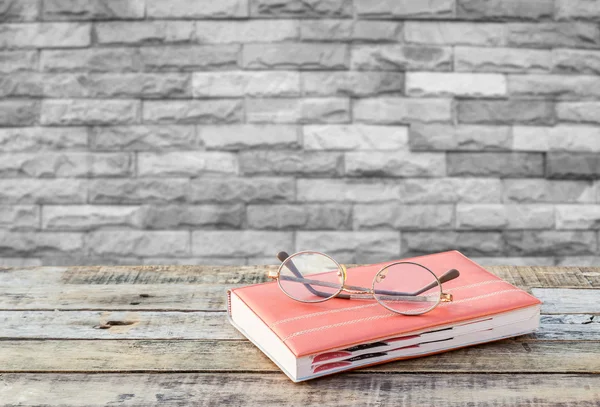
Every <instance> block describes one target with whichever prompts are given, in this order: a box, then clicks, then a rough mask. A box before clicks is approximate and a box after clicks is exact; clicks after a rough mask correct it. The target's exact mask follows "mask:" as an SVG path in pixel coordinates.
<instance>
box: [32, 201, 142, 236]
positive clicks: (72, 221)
mask: <svg viewBox="0 0 600 407" xmlns="http://www.w3.org/2000/svg"><path fill="white" fill-rule="evenodd" d="M141 220H142V219H141V212H140V207H139V206H123V205H119V206H102V205H60V206H54V205H50V206H49V205H44V207H43V208H42V228H43V229H48V230H64V231H85V230H93V229H98V228H105V227H121V228H139V227H140V225H141Z"/></svg>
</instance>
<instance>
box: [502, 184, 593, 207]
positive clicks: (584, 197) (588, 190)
mask: <svg viewBox="0 0 600 407" xmlns="http://www.w3.org/2000/svg"><path fill="white" fill-rule="evenodd" d="M503 183H504V201H505V202H518V203H534V202H549V203H590V202H595V200H596V197H595V192H594V187H593V185H592V182H591V181H554V180H545V179H507V180H504V181H503Z"/></svg>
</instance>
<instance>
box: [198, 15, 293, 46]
mask: <svg viewBox="0 0 600 407" xmlns="http://www.w3.org/2000/svg"><path fill="white" fill-rule="evenodd" d="M195 24H196V39H197V41H198V42H200V43H203V44H239V43H251V42H279V41H288V40H295V39H298V36H299V28H298V21H295V20H245V21H196V22H195Z"/></svg>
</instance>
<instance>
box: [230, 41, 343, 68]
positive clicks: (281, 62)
mask: <svg viewBox="0 0 600 407" xmlns="http://www.w3.org/2000/svg"><path fill="white" fill-rule="evenodd" d="M242 60H243V64H244V68H251V69H309V70H313V69H348V68H349V63H348V62H349V54H348V48H347V46H346V45H342V44H298V43H295V44H294V43H286V44H246V45H244V48H243V51H242Z"/></svg>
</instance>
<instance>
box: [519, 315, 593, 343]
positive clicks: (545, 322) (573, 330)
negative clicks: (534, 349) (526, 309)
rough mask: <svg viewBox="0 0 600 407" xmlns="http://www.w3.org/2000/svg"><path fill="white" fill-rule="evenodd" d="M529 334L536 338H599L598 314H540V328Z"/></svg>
mask: <svg viewBox="0 0 600 407" xmlns="http://www.w3.org/2000/svg"><path fill="white" fill-rule="evenodd" d="M529 336H531V337H532V338H535V339H538V340H556V339H559V340H599V339H600V316H598V315H589V314H576V315H560V314H559V315H542V317H541V318H540V329H539V330H538V331H537V332H536V333H535V334H532V335H527V337H529Z"/></svg>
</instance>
